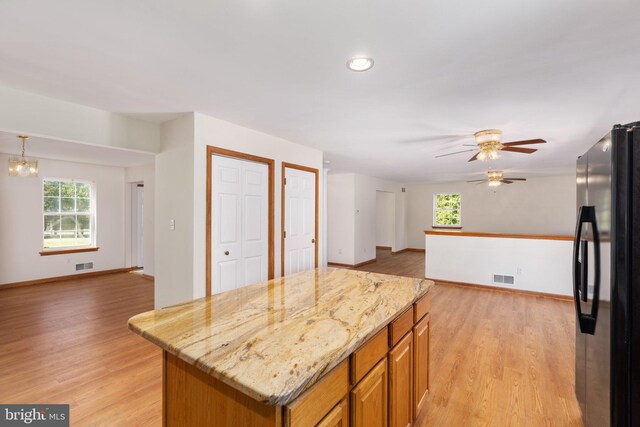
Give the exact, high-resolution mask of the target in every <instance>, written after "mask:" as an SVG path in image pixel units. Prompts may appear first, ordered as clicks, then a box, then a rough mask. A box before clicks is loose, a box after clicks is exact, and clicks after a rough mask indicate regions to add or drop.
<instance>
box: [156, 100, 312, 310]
mask: <svg viewBox="0 0 640 427" xmlns="http://www.w3.org/2000/svg"><path fill="white" fill-rule="evenodd" d="M161 134H162V135H161V141H162V144H161V152H160V154H158V155H157V156H156V188H157V189H158V191H157V193H156V245H155V250H156V274H155V279H156V281H155V284H156V302H155V304H156V307H165V306H167V305H172V304H177V303H181V302H184V301H188V300H191V299H194V298H200V297H203V296H205V292H206V196H207V194H206V186H207V182H206V179H207V145H212V146H216V147H221V148H226V149H230V150H234V151H240V152H243V153H248V154H253V155H257V156H261V157H267V158H270V159H273V160H275V165H274V167H275V183H274V187H275V194H274V196H275V197H274V199H275V200H274V202H275V209H274V211H275V212H274V217H275V218H274V219H275V227H274V228H275V230H274V251H275V254H274V255H275V256H274V258H275V260H274V261H275V262H274V267H275V276H276V277H278V276H280V259H281V244H280V243H281V242H280V236H281V222H280V207H281V169H282V162H283V161H284V162H289V163H296V164H299V165H304V166H309V167H312V168H316V169H318V170H319V171H322V165H323V163H322V152H321V151H319V150H315V149H312V148H309V147H305V146H302V145H299V144H295V143H293V142H289V141H286V140H283V139H281V138H277V137H274V136H271V135H267V134H264V133H261V132H257V131H254V130H251V129H247V128H244V127H241V126H238V125H234V124H232V123H229V122H225V121H222V120H218V119H215V118H213V117H209V116H206V115H204V114H200V113H193V114H191V113H190V114H186V115H184V116H182V117H180V118H178V119H175V120H172V121H170V122H166V123H164V124H163V125H162V129H161ZM319 178H320V177H319ZM319 186H320V193H322V191H323V189H324V185H323V182H322V180H320V184H319ZM320 200H321V203H320V205H322V198H320ZM318 209H319V212H322V206H318ZM171 218H173V219H175V221H176V230H175V231H169V220H170V219H171ZM319 228H320V230H319V236H322V235H323V231H324V230H322V224H319ZM318 246H319V248H320V253H319V254H318V262H319V264H320V265H321V264H322V262H323V260H324V254H323V253H322V250H321V248H322V247H323V246H322V244H321V242H319V245H318Z"/></svg>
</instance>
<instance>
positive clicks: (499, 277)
mask: <svg viewBox="0 0 640 427" xmlns="http://www.w3.org/2000/svg"><path fill="white" fill-rule="evenodd" d="M493 283H502V284H505V285H513V283H514V277H513V276H508V275H504V274H494V275H493Z"/></svg>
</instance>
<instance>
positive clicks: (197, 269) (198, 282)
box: [192, 113, 324, 298]
mask: <svg viewBox="0 0 640 427" xmlns="http://www.w3.org/2000/svg"><path fill="white" fill-rule="evenodd" d="M194 121H195V150H194V152H193V155H194V157H193V163H194V175H193V178H194V180H193V189H194V205H193V207H194V211H193V215H194V216H193V224H194V230H195V235H194V246H193V249H192V250H193V253H194V258H193V262H194V266H193V271H194V277H193V284H194V298H199V297H203V296H204V295H205V292H206V277H205V276H206V237H207V236H206V231H205V230H206V186H207V146H208V145H211V146H215V147H220V148H225V149H229V150H233V151H239V152H242V153H247V154H252V155H255V156H260V157H266V158H269V159H273V160H274V162H275V165H274V167H275V171H274V172H275V177H274V178H275V183H274V190H275V191H274V205H275V206H274V222H275V224H274V267H275V268H274V271H275V277H279V276H280V265H281V261H280V260H281V247H282V245H281V239H280V236H281V235H282V227H281V200H282V162H287V163H294V164H298V165H302V166H308V167H311V168H314V169H317V170H318V171H319V174H318V180H319V189H318V191H319V194H318V200H319V203H318V212H319V213H321V212H322V204H323V199H322V197H320V195H321V194H322V192H323V191H324V182H323V180H322V167H323V154H322V151H320V150H316V149H314V148H310V147H306V146H304V145H300V144H296V143H294V142H290V141H287V140H284V139H282V138H278V137H275V136H272V135H268V134H265V133H262V132H258V131H255V130H252V129H248V128H245V127H242V126H238V125H235V124H233V123H229V122H226V121H223V120H219V119H216V118H214V117H210V116H207V115H204V114H200V113H195V114H194ZM319 222H320V223H319V224H318V228H319V229H318V238H320V237H321V236H322V235H323V232H324V230H323V229H322V226H323V224H322V221H321V220H320V219H319ZM318 243H319V245H318V252H319V253H318V265H322V263H323V261H324V253H323V251H322V248H323V245H322V244H321V242H318Z"/></svg>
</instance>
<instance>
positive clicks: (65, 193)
mask: <svg viewBox="0 0 640 427" xmlns="http://www.w3.org/2000/svg"><path fill="white" fill-rule="evenodd" d="M60 195H61V196H62V197H75V196H76V187H75V185H74V184H73V182H63V183H62V185H60Z"/></svg>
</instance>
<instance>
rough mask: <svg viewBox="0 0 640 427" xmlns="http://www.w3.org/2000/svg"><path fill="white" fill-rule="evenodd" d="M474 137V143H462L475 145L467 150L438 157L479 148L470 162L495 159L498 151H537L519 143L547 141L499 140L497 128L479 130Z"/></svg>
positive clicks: (498, 153)
mask: <svg viewBox="0 0 640 427" xmlns="http://www.w3.org/2000/svg"><path fill="white" fill-rule="evenodd" d="M473 136H474V137H475V139H476V143H475V144H464V146H466V147H476V148H470V149H468V150H462V151H456V152H455V153H447V154H441V155H439V156H436V158H438V157H445V156H452V155H454V154H460V153H466V152H469V151H476V150H479V151H478V152H477V153H476V154H475V156H473V157H472V158H470V159H469V161H470V162H473V161H474V160H481V161H487V160H496V159H498V158H500V151H509V152H512V153H523V154H531V153H535V152H536V151H538V150H537V149H536V148H525V147H518V146H519V145H531V144H544V143H546V142H547V141H545V140H544V139H539V138H538V139H525V140H523V141H513V142H501V141H500V138H501V137H502V131H501V130H498V129H487V130H481V131H479V132H476V133H474V134H473Z"/></svg>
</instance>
